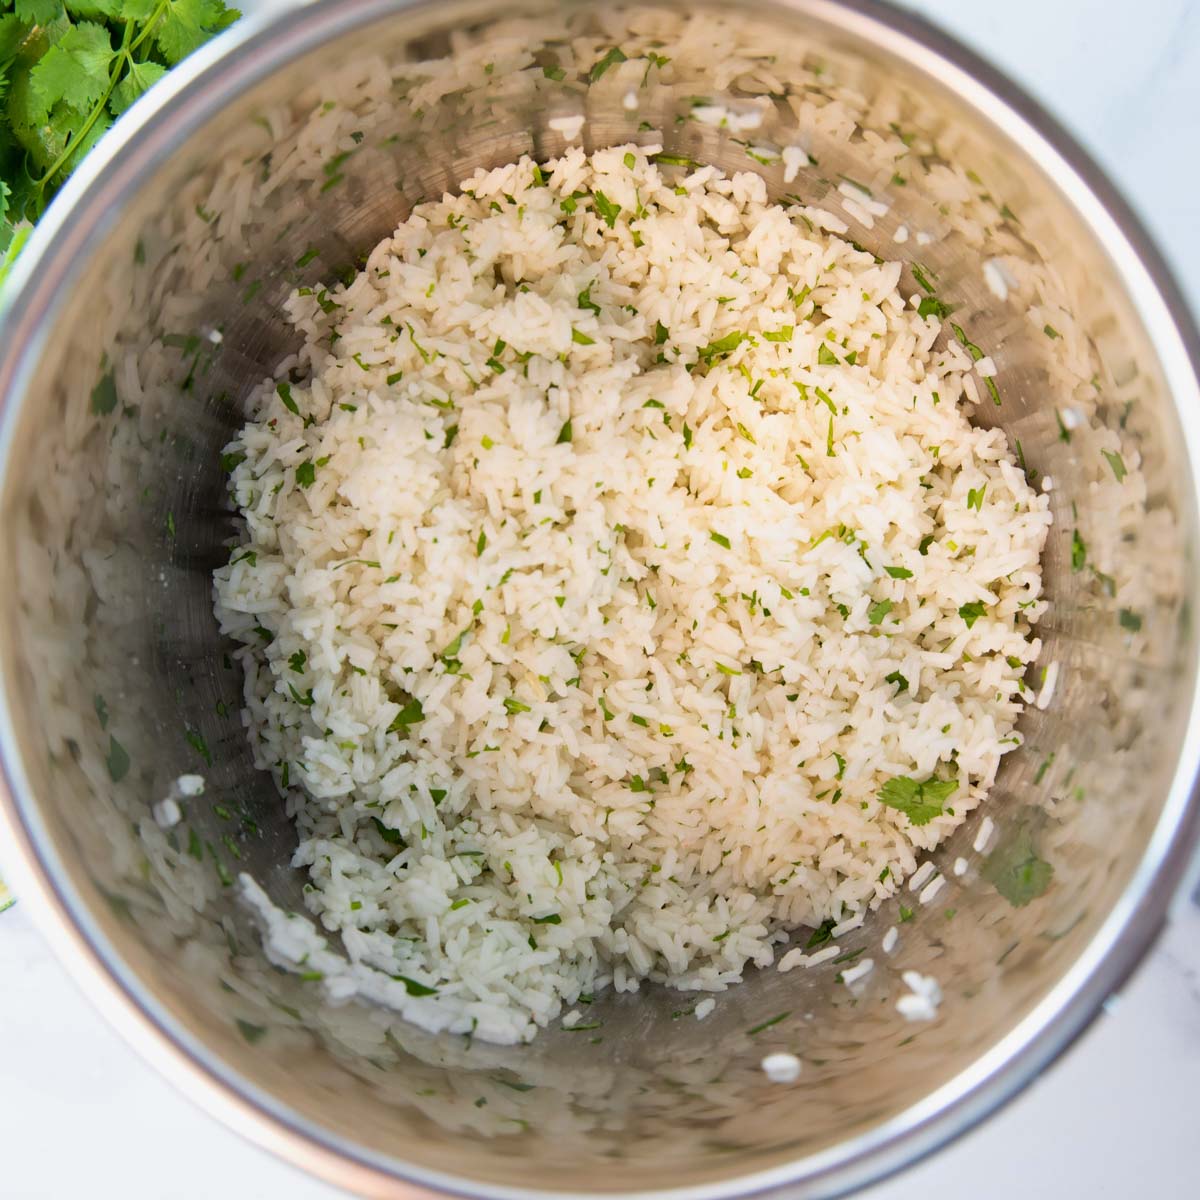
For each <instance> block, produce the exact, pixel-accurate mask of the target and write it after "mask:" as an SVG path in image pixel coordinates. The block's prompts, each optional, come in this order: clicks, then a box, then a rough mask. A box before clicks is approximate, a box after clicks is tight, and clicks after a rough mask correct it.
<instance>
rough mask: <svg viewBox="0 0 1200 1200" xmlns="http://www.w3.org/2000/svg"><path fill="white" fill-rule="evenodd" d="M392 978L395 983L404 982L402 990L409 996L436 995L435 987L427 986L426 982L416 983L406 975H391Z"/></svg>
mask: <svg viewBox="0 0 1200 1200" xmlns="http://www.w3.org/2000/svg"><path fill="white" fill-rule="evenodd" d="M392 978H393V979H394V980H395V981H396V982H397V983H402V984H404V990H405V991H406V992H407V993H408V994H409V995H410V996H436V995H437V988H435V987H429V986H428V984H424V983H418V982H417V981H416V980H415V979H409V977H408V976H407V975H393V976H392Z"/></svg>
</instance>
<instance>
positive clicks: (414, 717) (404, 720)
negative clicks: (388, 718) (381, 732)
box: [387, 698, 425, 733]
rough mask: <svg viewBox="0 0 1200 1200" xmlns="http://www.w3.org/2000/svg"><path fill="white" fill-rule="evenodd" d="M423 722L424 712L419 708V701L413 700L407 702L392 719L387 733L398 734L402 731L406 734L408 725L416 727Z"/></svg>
mask: <svg viewBox="0 0 1200 1200" xmlns="http://www.w3.org/2000/svg"><path fill="white" fill-rule="evenodd" d="M423 720H425V710H424V708H422V707H421V701H420V700H417V699H415V698H414V699H411V700H409V701H408V702H407V703H406V704H405V705H404V706H403V707H402V708H401V709H400V711H399V712H398V713H397V714H396V715H395V716H394V717H393V718H392V723H391V724H390V725H389V726H388V727H387V732H388V733H398V732H400V731H401V730H403V731H404V732H406V733H407V732H408V727H409V726H410V725H417V724H419V723H420V722H421V721H423Z"/></svg>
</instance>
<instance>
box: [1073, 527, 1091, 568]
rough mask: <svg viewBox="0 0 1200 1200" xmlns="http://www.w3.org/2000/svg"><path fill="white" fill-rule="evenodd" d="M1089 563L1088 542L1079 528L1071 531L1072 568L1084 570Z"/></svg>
mask: <svg viewBox="0 0 1200 1200" xmlns="http://www.w3.org/2000/svg"><path fill="white" fill-rule="evenodd" d="M1086 563H1087V544H1086V543H1085V542H1084V540H1083V538H1082V537H1081V536H1080V533H1079V530H1078V529H1073V530H1072V531H1071V570H1072V571H1082V570H1083V568H1084V565H1085V564H1086Z"/></svg>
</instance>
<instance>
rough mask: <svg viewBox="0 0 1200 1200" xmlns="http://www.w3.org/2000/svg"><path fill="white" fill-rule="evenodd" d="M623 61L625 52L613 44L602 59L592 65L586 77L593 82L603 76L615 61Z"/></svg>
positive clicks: (614, 64)
mask: <svg viewBox="0 0 1200 1200" xmlns="http://www.w3.org/2000/svg"><path fill="white" fill-rule="evenodd" d="M625 61H626V58H625V52H624V51H623V50H622V49H621V48H620V47H619V46H614V47H613V48H612V49H611V50H610V51H608V53H607V54H605V56H604V57H603V58H602V59H600V60H599V61H598V62H597V63H595V64H594V65H593V67H592V69H591V72H590V74H589V75H588V78H589V79H590V80H591V82H592V83H595V82H596V81H597V80H598V79H601V78H602V77H603V76H604V74H605V72H606V71H607V70H608V69H609V67H614V66H616V65H617V63H623V62H625Z"/></svg>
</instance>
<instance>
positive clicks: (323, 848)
mask: <svg viewBox="0 0 1200 1200" xmlns="http://www.w3.org/2000/svg"><path fill="white" fill-rule="evenodd" d="M653 149H654V148H653V147H650V148H638V147H633V146H628V147H617V148H614V149H606V150H600V151H597V152H596V153H595V154H594V155H592V156H591V157H590V158H589V157H588V156H587V155H585V153H584V152H583V151H582V150H580V149H576V148H572V149H570V150H568V151H567V152H566V153H565V154H564V155H563V157H562V158H560V159H558V160H556V161H554V162H551V163H549V164H547V165H545V166H543V167H542V168H540V169H539V168H537V167H535V165H534V163H533V162H532V161H531V160H528V159H523V160H522V161H521V162H519V163H516V164H514V165H511V166H507V167H503V168H500V169H497V170H493V171H488V172H480V173H478V174H476V175H475V176H473V177H472V178H471V179H470V180H468V181H467V182H466V183H465V184H464V187H463V190H462V193H461V194H460V195H457V196H447V197H445V198H444V199H443V200H442V201H440V202H437V203H430V204H424V205H421V206H419V207H418V208H417V209H416V210H415V211H414V212H413V214H412V215H411V216H410V217H409V219H408V220H406V221H405V222H404V223H403V224H402V225H401V227H400V228H399V229H398V230H397V232H396V234H395V236H394V237H393V238H391V239H388V240H386V241H385V242H383V243H381V244H380V245H379V246H377V247H376V248H375V250H374V251H373V252H372V253H371V255H370V257H369V259H368V261H367V264H366V267H365V269H364V270H363V271H362V272H361V273H360V274H359V275H358V276H357V277H356V278H355V279H354V280H353V281H352V282H351V283H350V284H349V285H348V286H346V287H338V288H336V289H334V290H332V291H331V292H329V293H325V292H317V293H316V294H313V293H311V292H307V291H302V292H300V293H297V294H295V295H293V297H292V298H291V300H290V301H289V306H288V312H289V316H290V318H291V320H292V322H293V323H294V325H295V326H296V328H297V329H298V330H299V331H301V332H302V333H303V335H304V337H305V345H304V348H303V349H302V351H301V352H300V354H299V356H298V357H297V358H296V359H294V360H289V361H288V362H286V363H284V364H283V365H282V367H281V373H280V378H279V379H278V380H272V381H269V382H268V383H267V384H265V385H264V386H263V388H262V389H261V392H260V393H259V395H258V398H257V411H256V415H255V417H254V419H253V420H251V422H250V423H249V424H247V425H246V427H245V428H244V429H243V430H242V431H241V433H240V434H239V436H238V437H237V439H236V440H235V441H234V442H233V443H232V444H231V445H230V446H229V448H228V452H229V454H230V455H231V456H232V457H231V459H230V461H231V462H234V463H235V464H236V465H235V466H234V469H233V473H232V489H233V495H234V498H235V501H236V503H237V506H238V508H239V509H240V510H241V513H242V515H243V517H244V523H245V534H244V538H243V539H242V542H241V543H240V544H239V545H238V546H237V547H235V548H234V550H233V552H232V554H231V560H230V564H229V565H228V566H226V567H224V568H222V569H221V570H219V571H218V572H217V576H216V597H217V612H218V616H219V618H220V621H221V624H222V627H223V629H224V630H225V632H226V633H228V634H231V635H232V636H234V637H235V638H237V639H238V640H240V641H241V642H242V643H243V645H244V648H243V649H242V650H241V651H240V658H241V661H242V664H243V666H244V668H245V671H246V704H247V708H246V721H247V725H248V727H249V729H250V731H251V735H252V738H253V741H254V745H255V753H256V756H257V761H258V762H259V764H260V765H262V766H264V767H267V768H270V769H271V770H273V771H274V772H275V773H276V775H277V777H278V778H279V780H280V784H281V786H282V788H283V789H284V791H285V792H286V794H287V798H288V804H289V811H290V812H292V813H293V814H294V816H295V819H296V821H297V823H298V826H299V829H300V834H301V842H300V846H299V849H298V851H297V853H296V858H295V862H296V864H297V865H299V866H303V867H306V868H307V869H308V871H309V875H310V878H311V882H312V886H311V887H310V889H309V890H308V893H307V897H308V904H309V907H310V908H311V910H312V912H313V913H315V914H317V915H318V916H319V917H320V920H321V923H322V924H323V925H324V927H325V928H326V929H327V930H330V931H336V932H338V933H340V935H341V937H342V941H343V945H344V949H345V951H346V953H347V954H348V956H349V960H350V963H351V964H353V966H352V967H350V968H345V969H343V968H342V967H339V963H341V962H342V961H343V960H342V959H341V958H340V956H339V955H337V954H334V953H333V952H332V951H331V950H329V949H328V948H327V947H326V946H325V944H324V942H323V939H320V938H317V937H315V936H309V935H305V934H301V933H299V932H295V931H293V932H294V934H295V935H294V936H293V937H292V938H291V941H292V942H293V943H294V945H292V946H291V949H290V950H289V949H288V946H287V943H288V941H289V938H288V936H287V933H288V930H289V929H291V928H292V927H293V926H295V927H299V926H305V927H306V928H307V923H306V922H304V921H302V920H293V919H291V918H288V917H286V916H283V915H282V914H275V916H274V917H270V918H269V919H270V920H272V921H273V922H274V925H279V924H280V922H282V923H283V929H282V931H281V929H275V928H274V927H273V936H272V939H271V940H272V943H273V945H274V952H275V953H276V955H277V956H278V957H280V958H281V959H284V960H287V961H289V962H292V963H297V962H301V963H304V964H306V965H307V966H308V968H309V969H310V970H313V971H320V972H322V973H324V974H326V976H327V983H328V985H329V986H330V988H331V990H333V991H335V992H337V993H338V994H345V993H346V992H348V991H352V990H357V991H359V992H361V993H363V994H366V995H369V996H371V997H373V998H375V999H378V1000H382V1001H383V1002H385V1003H389V1004H392V1005H394V1006H395V1007H397V1008H399V1009H400V1010H401V1011H402V1012H403V1013H404V1014H405V1015H406V1016H407V1017H409V1018H410V1019H412V1020H414V1021H417V1022H418V1023H420V1024H421V1025H423V1026H425V1027H426V1028H430V1029H450V1030H453V1031H458V1032H467V1031H472V1030H473V1031H475V1032H476V1033H477V1034H478V1035H479V1036H481V1037H487V1038H490V1039H492V1040H496V1041H515V1040H521V1039H525V1038H528V1037H531V1036H532V1035H533V1033H534V1032H536V1028H537V1026H539V1025H544V1024H546V1023H547V1022H549V1021H550V1020H552V1019H554V1018H555V1017H556V1016H557V1015H558V1014H559V1013H560V1012H562V1011H565V1010H566V1009H569V1008H571V1007H572V1006H574V1005H576V1004H578V1003H579V1002H580V1000H581V999H582V1000H584V1001H586V999H587V998H588V994H589V993H591V992H593V991H595V990H596V989H598V988H601V987H604V986H606V985H609V984H611V985H613V986H615V987H616V988H617V989H618V990H631V989H634V988H636V987H637V986H638V982H639V981H640V980H641V979H645V978H649V979H654V980H660V981H664V982H667V983H670V984H672V985H674V986H677V987H681V988H687V989H703V990H714V991H715V990H720V989H722V988H724V987H725V986H726V985H727V984H729V983H731V982H734V981H736V980H738V979H740V978H741V975H742V972H743V971H744V969H745V967H746V965H747V964H748V963H750V964H755V965H759V966H764V965H768V964H770V963H771V962H772V961H773V960H774V958H775V955H776V952H777V949H778V948H779V947H780V945H781V944H782V943H785V942H786V941H787V940H788V937H789V933H790V931H792V930H794V929H796V928H798V927H801V926H808V925H821V924H822V923H828V924H829V928H830V929H832V927H833V926H834V925H845V926H846V927H847V928H850V927H851V924H849V923H853V921H854V918H855V917H856V916H858V915H859V914H862V913H864V912H865V911H866V910H869V909H870V908H872V907H874V906H877V905H878V904H879V903H880V901H881V900H883V899H884V898H885V897H887V896H890V895H892V894H893V893H894V892H895V891H896V890H897V889H898V888H899V887H900V886H901V884H902V882H903V881H904V880H905V878H907V877H908V876H909V875H911V874H912V872H913V871H914V868H915V867H916V864H917V856H918V853H920V852H921V851H923V850H926V849H929V848H931V847H933V846H934V845H936V844H937V843H938V842H940V841H941V840H942V839H943V838H944V837H945V836H946V835H947V834H948V833H949V832H950V831H951V830H953V829H954V828H955V827H957V826H958V825H959V824H960V823H961V822H962V820H963V818H964V816H965V814H966V813H967V812H969V811H970V810H971V809H973V808H975V807H976V806H977V805H978V804H979V803H980V802H981V801H982V800H983V799H984V797H985V796H986V793H987V789H988V787H989V786H990V784H991V783H992V780H993V779H994V776H995V772H996V768H997V765H998V762H999V759H1000V756H1001V755H1002V754H1003V753H1004V752H1005V751H1006V750H1008V749H1011V748H1012V747H1013V746H1015V745H1016V744H1018V740H1019V739H1018V736H1017V735H1015V734H1014V732H1013V728H1014V723H1015V721H1016V718H1017V716H1018V714H1019V712H1020V710H1021V707H1022V703H1023V695H1022V693H1023V685H1022V683H1021V677H1022V675H1023V673H1024V671H1025V668H1026V666H1027V664H1028V663H1029V662H1031V661H1032V660H1033V659H1034V658H1035V657H1036V655H1037V652H1038V648H1039V644H1038V642H1037V641H1036V640H1033V639H1031V637H1030V627H1031V625H1032V623H1033V622H1034V621H1035V620H1036V618H1037V616H1038V615H1039V613H1040V612H1041V610H1042V608H1043V602H1042V601H1041V600H1040V598H1039V597H1040V588H1041V574H1040V569H1039V555H1040V552H1041V548H1042V544H1043V542H1044V539H1045V536H1046V531H1047V527H1048V525H1049V522H1050V516H1049V510H1048V501H1047V498H1046V497H1044V496H1042V495H1040V494H1037V493H1035V492H1034V491H1033V490H1032V489H1031V488H1030V487H1029V486H1028V484H1027V482H1026V480H1025V477H1024V474H1023V473H1022V471H1021V470H1020V469H1019V468H1018V466H1017V465H1016V463H1015V462H1014V461H1013V458H1012V456H1011V455H1010V454H1009V452H1008V450H1007V447H1006V444H1005V440H1004V436H1003V434H1002V433H1001V432H1000V431H999V430H985V429H979V428H975V427H973V426H972V425H971V424H970V422H969V420H968V413H967V411H965V407H966V404H965V401H966V397H965V396H964V386H965V385H964V379H965V377H966V374H967V372H968V371H969V370H970V367H971V365H972V364H971V360H970V357H969V355H968V354H967V352H966V351H965V350H964V349H963V348H962V347H961V346H959V345H958V344H957V343H956V342H954V341H949V344H946V343H947V341H948V339H944V338H940V337H939V333H940V326H939V322H938V321H937V319H936V318H935V317H928V318H922V317H921V316H919V315H918V314H917V312H916V310H915V307H914V306H913V305H910V304H906V302H905V298H904V297H903V296H902V295H901V294H900V292H899V290H898V285H899V281H900V266H899V264H896V263H886V262H877V261H876V260H875V259H874V258H873V257H872V255H870V254H868V253H865V252H863V251H861V250H858V249H855V247H854V246H853V245H852V244H850V243H849V242H847V241H844V240H842V239H841V238H839V237H838V236H836V235H834V234H831V233H827V232H824V231H823V230H824V229H828V228H829V227H830V226H831V225H833V226H834V227H835V228H836V222H835V220H834V219H832V218H831V216H830V214H822V213H820V212H819V211H818V210H815V209H813V210H806V209H803V208H800V207H797V206H792V207H790V208H787V209H784V208H782V207H779V206H777V205H774V204H770V203H768V200H767V194H766V188H765V185H764V183H763V181H762V179H761V178H760V177H758V176H757V175H753V174H739V175H734V176H732V177H725V176H723V175H722V174H721V173H719V172H718V171H716V170H715V169H713V168H711V167H704V168H701V169H699V170H695V171H692V172H691V173H689V172H688V171H687V170H686V169H680V168H678V167H675V166H665V165H655V163H654V161H653ZM972 388H973V385H972ZM934 776H936V777H937V778H938V779H940V780H945V781H950V780H953V781H955V782H956V785H957V786H956V787H955V788H954V789H953V791H952V792H951V793H950V794H949V795H948V796H945V795H943V796H942V798H941V799H940V801H937V802H935V803H934V804H933V809H934V810H935V811H936V810H937V809H939V808H940V810H941V811H940V815H934V816H933V817H932V819H930V820H928V822H927V823H924V824H915V823H914V822H913V821H912V820H910V817H909V815H907V814H906V812H905V811H902V810H901V809H899V808H896V807H890V806H888V805H886V804H884V803H882V802H881V799H880V794H881V790H882V789H883V787H884V785H885V783H887V782H888V781H889V780H891V779H894V778H896V777H905V778H906V779H908V780H912V781H924V780H927V779H930V778H932V777H934ZM915 786H916V785H915V782H914V783H913V784H911V785H910V791H911V790H913V789H915ZM888 794H889V795H891V794H892V793H888ZM927 798H928V797H927ZM917 815H918V816H920V815H928V813H925V814H917ZM249 890H250V892H251V893H252V895H253V896H255V897H256V898H257V900H258V903H259V907H260V908H261V909H262V910H263V911H264V916H267V912H266V910H267V908H268V907H269V905H268V904H267V902H266V900H265V896H263V894H262V893H261V892H259V891H258V890H257V889H256V888H253V886H251V887H250V888H249ZM335 975H336V976H338V978H337V979H334V978H333V976H335Z"/></svg>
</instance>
